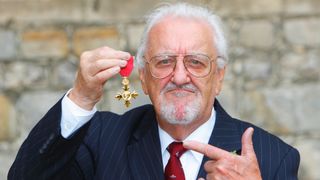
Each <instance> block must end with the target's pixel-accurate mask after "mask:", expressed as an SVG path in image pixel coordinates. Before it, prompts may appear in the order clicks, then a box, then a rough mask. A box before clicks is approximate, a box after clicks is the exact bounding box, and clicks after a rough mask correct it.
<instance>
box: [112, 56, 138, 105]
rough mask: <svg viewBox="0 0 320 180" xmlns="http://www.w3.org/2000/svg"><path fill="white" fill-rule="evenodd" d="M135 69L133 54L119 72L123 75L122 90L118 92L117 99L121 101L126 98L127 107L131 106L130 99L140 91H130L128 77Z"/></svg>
mask: <svg viewBox="0 0 320 180" xmlns="http://www.w3.org/2000/svg"><path fill="white" fill-rule="evenodd" d="M132 70H133V56H131V57H130V59H129V60H128V63H127V66H126V67H123V68H121V70H120V72H119V74H120V75H121V76H122V85H123V86H122V90H123V91H122V92H120V93H117V95H116V96H115V98H116V99H118V100H119V101H120V100H121V99H123V100H124V105H125V106H126V107H129V106H130V104H131V102H130V100H131V99H132V98H133V99H135V98H136V97H137V96H138V93H137V92H135V91H132V92H130V91H129V89H130V85H129V84H130V81H129V79H128V77H129V76H130V74H131V72H132Z"/></svg>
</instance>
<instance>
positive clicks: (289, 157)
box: [274, 148, 300, 180]
mask: <svg viewBox="0 0 320 180" xmlns="http://www.w3.org/2000/svg"><path fill="white" fill-rule="evenodd" d="M299 164H300V155H299V152H298V151H297V150H296V149H295V148H291V149H289V151H288V152H287V153H286V155H285V156H284V158H283V159H282V161H281V163H280V166H279V168H278V171H277V173H276V175H275V177H274V179H276V180H282V179H285V180H297V179H298V169H299Z"/></svg>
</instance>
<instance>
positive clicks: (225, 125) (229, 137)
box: [197, 100, 242, 179]
mask: <svg viewBox="0 0 320 180" xmlns="http://www.w3.org/2000/svg"><path fill="white" fill-rule="evenodd" d="M214 108H215V111H216V123H215V126H214V129H213V132H212V134H211V136H210V140H209V144H211V145H213V146H216V147H219V148H221V149H224V150H226V151H229V152H232V151H237V152H241V136H242V135H241V134H240V132H239V130H238V128H237V126H236V123H234V122H233V120H232V118H231V117H230V116H229V115H228V114H227V113H226V112H225V111H224V109H223V108H222V107H221V105H220V104H219V102H218V101H217V100H215V103H214ZM208 160H209V158H207V157H203V160H202V162H201V166H200V170H199V173H198V178H199V177H203V178H205V177H206V174H207V173H206V172H205V170H204V168H203V165H204V163H205V162H206V161H208ZM198 178H197V179H198Z"/></svg>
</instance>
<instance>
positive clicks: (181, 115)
mask: <svg viewBox="0 0 320 180" xmlns="http://www.w3.org/2000/svg"><path fill="white" fill-rule="evenodd" d="M200 101H201V100H200V98H195V99H194V100H192V101H189V100H187V99H186V100H182V101H181V100H180V101H179V102H177V101H166V100H163V101H162V102H160V115H161V118H162V119H164V120H166V121H167V122H168V123H170V124H174V125H187V124H190V123H192V122H194V121H195V120H196V119H197V118H198V116H199V113H200Z"/></svg>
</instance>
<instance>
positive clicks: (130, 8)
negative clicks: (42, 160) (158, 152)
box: [0, 0, 320, 180]
mask: <svg viewBox="0 0 320 180" xmlns="http://www.w3.org/2000/svg"><path fill="white" fill-rule="evenodd" d="M177 1H179V0H174V1H170V3H171V2H177ZM163 2H164V1H159V0H150V1H144V0H135V1H127V0H120V1H111V0H103V1H102V0H80V1H79V0H69V1H65V0H0V49H1V50H2V51H1V53H0V93H3V94H5V95H2V97H5V99H6V101H9V103H3V102H0V108H1V109H0V112H1V111H3V110H4V109H5V108H3V106H5V104H9V107H10V108H12V109H13V112H14V114H15V117H13V116H12V117H10V118H11V119H14V120H12V121H11V120H10V121H9V123H13V124H9V126H10V127H11V125H12V127H13V128H16V129H13V131H11V129H10V133H9V134H10V137H9V138H5V141H1V142H0V179H6V173H7V170H8V168H9V166H10V165H11V162H12V161H13V159H14V156H15V153H16V152H17V149H18V147H19V146H20V145H21V143H22V141H23V140H24V139H25V137H26V136H27V135H28V133H29V131H30V129H31V127H33V126H34V124H35V123H36V122H37V121H38V120H39V119H40V118H41V117H42V116H43V115H44V114H45V112H47V111H48V109H49V108H50V107H51V106H52V105H53V104H54V103H55V102H56V101H57V100H58V99H59V98H61V97H62V94H64V93H65V92H66V90H67V89H69V88H70V87H71V86H72V83H73V80H74V76H75V71H76V69H77V64H78V63H79V61H78V59H79V58H78V57H77V56H78V55H80V54H81V53H82V52H83V51H85V50H91V49H94V48H97V47H101V46H110V47H112V48H114V49H119V50H128V51H130V52H131V53H134V52H135V51H136V49H137V46H138V44H139V39H140V37H141V33H142V29H143V26H144V24H143V21H144V20H143V19H142V17H143V16H144V15H145V14H146V13H147V12H149V11H150V9H152V8H153V7H156V6H158V5H156V4H158V3H163ZM167 2H168V1H167ZM184 2H185V1H184ZM187 2H193V3H194V4H201V3H204V4H205V5H208V6H209V7H210V6H211V7H213V9H214V10H215V11H216V12H217V14H218V15H222V17H223V21H224V22H225V24H226V31H227V32H226V33H227V34H228V39H229V43H230V63H229V66H228V67H227V74H226V76H225V82H224V87H223V90H222V93H221V94H220V96H219V97H218V99H219V101H220V102H221V104H222V105H223V106H224V108H225V109H226V110H227V111H228V112H229V113H230V114H231V115H232V116H234V117H237V118H240V119H243V120H246V121H249V122H252V123H254V124H256V125H259V126H261V127H263V128H265V129H266V130H268V131H271V132H273V133H275V134H277V135H281V137H282V138H283V139H284V140H285V141H286V142H288V143H289V144H293V145H296V146H297V147H298V149H299V150H300V153H301V154H302V158H301V160H302V163H301V168H300V175H299V176H300V179H308V180H309V179H310V180H314V179H319V177H320V175H319V172H318V169H319V168H318V166H319V165H318V164H317V162H319V160H318V155H319V152H318V149H317V148H318V147H317V146H316V145H317V143H318V142H319V138H320V133H319V130H320V127H319V126H320V125H319V123H318V122H319V117H320V114H319V109H320V107H319V102H318V101H319V99H320V95H319V92H320V91H319V90H320V87H319V82H320V61H319V59H320V49H319V47H320V38H319V37H320V36H319V35H320V33H319V32H320V25H319V24H320V19H319V12H320V7H319V4H320V1H319V0H302V1H301V0H258V1H256V0H200V1H197V0H187ZM75 55H77V56H75ZM52 60H54V61H52ZM136 70H137V69H135V70H134V72H133V73H132V76H131V77H130V81H131V82H132V89H135V90H136V91H138V92H139V93H140V96H139V97H138V98H137V99H136V100H133V101H132V106H131V108H133V107H135V106H138V105H142V104H145V103H149V102H150V100H149V98H148V97H147V96H144V95H143V92H142V90H141V89H140V88H141V85H140V82H139V80H138V75H137V74H138V73H137V71H136ZM104 88H105V96H104V99H103V100H102V102H100V103H99V106H98V107H99V109H101V110H111V111H114V112H118V113H123V112H125V111H126V110H127V109H126V108H125V107H124V105H123V102H122V101H117V100H116V99H114V95H115V94H116V93H117V92H118V91H120V90H121V78H120V76H115V77H114V78H112V79H111V80H109V81H108V83H107V85H106V86H105V87H104ZM55 89H61V90H62V91H58V92H57V91H55ZM63 89H66V90H65V91H64V90H63ZM9 97H10V98H9ZM6 112H7V111H6ZM2 115H3V114H2ZM4 120H5V119H3V118H2V117H1V119H0V124H1V125H3V123H2V121H4ZM5 121H6V122H8V120H5ZM1 128H4V126H0V131H1V132H0V134H1V133H3V132H4V131H2V129H1ZM11 132H13V133H11ZM11 134H12V136H11ZM9 152H10V153H9Z"/></svg>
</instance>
